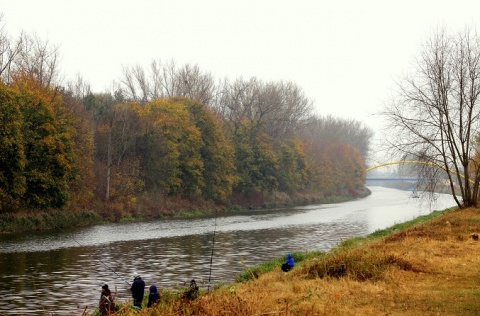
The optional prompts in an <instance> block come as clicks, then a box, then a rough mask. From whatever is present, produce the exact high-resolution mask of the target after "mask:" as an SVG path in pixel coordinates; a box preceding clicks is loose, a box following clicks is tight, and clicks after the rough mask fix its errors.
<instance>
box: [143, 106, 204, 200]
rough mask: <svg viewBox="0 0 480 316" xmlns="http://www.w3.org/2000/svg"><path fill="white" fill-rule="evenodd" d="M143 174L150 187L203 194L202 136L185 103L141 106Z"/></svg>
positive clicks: (184, 194)
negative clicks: (142, 107)
mask: <svg viewBox="0 0 480 316" xmlns="http://www.w3.org/2000/svg"><path fill="white" fill-rule="evenodd" d="M141 113H142V122H143V129H142V140H141V143H140V144H139V146H140V147H139V151H140V152H141V156H142V171H141V177H142V178H143V179H144V180H145V185H146V189H147V190H154V189H157V190H161V191H162V192H164V193H166V194H171V195H173V194H181V195H183V196H185V197H187V198H189V197H194V196H199V195H201V192H202V188H203V186H204V182H203V178H202V172H203V168H204V166H203V161H202V159H201V155H200V148H202V146H203V144H202V138H201V133H200V131H199V129H198V128H197V127H196V126H195V124H194V122H193V118H192V116H191V114H190V113H189V112H188V110H187V109H186V107H185V105H184V104H182V103H179V102H177V101H175V100H173V99H169V100H161V99H159V100H155V101H151V102H148V103H147V104H146V105H145V107H144V109H142V112H141Z"/></svg>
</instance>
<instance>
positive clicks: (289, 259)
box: [282, 253, 295, 272]
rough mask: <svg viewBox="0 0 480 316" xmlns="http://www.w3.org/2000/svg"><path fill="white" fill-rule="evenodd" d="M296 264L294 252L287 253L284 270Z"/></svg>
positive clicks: (290, 268)
mask: <svg viewBox="0 0 480 316" xmlns="http://www.w3.org/2000/svg"><path fill="white" fill-rule="evenodd" d="M294 266H295V260H293V257H292V254H291V253H287V260H285V262H284V263H283V264H282V270H283V271H284V272H288V271H290V270H292V269H293V267H294Z"/></svg>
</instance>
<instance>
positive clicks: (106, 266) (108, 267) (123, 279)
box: [42, 215, 131, 286]
mask: <svg viewBox="0 0 480 316" xmlns="http://www.w3.org/2000/svg"><path fill="white" fill-rule="evenodd" d="M42 216H44V215H42ZM45 220H47V219H46V218H45ZM53 226H55V227H56V228H58V229H60V230H61V231H62V232H63V233H64V234H67V235H70V238H71V239H72V240H73V241H74V242H76V243H77V244H78V245H79V246H80V247H82V248H85V249H87V247H85V246H84V245H82V244H81V243H80V242H79V241H78V240H76V239H75V238H74V237H73V236H72V234H69V233H67V232H66V231H65V230H64V229H63V228H61V227H60V226H58V225H56V224H55V223H53ZM95 260H96V261H98V262H100V263H101V264H103V265H104V266H105V268H107V269H108V270H110V271H112V272H113V273H114V274H115V275H116V276H117V277H118V278H119V279H121V280H122V281H123V282H125V283H126V284H127V285H128V286H131V284H130V283H129V282H127V280H125V278H123V277H121V276H120V275H119V274H118V273H117V272H116V271H115V270H113V269H112V268H111V267H110V266H108V265H107V264H106V263H105V262H103V261H102V260H101V259H95Z"/></svg>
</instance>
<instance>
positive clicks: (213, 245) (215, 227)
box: [207, 211, 217, 292]
mask: <svg viewBox="0 0 480 316" xmlns="http://www.w3.org/2000/svg"><path fill="white" fill-rule="evenodd" d="M216 231H217V211H215V226H214V228H213V238H212V253H211V255H210V273H209V275H208V289H207V292H210V280H211V278H212V264H213V250H214V249H215V232H216Z"/></svg>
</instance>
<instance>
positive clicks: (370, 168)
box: [365, 160, 455, 172]
mask: <svg viewBox="0 0 480 316" xmlns="http://www.w3.org/2000/svg"><path fill="white" fill-rule="evenodd" d="M402 164H417V165H429V166H433V167H438V168H441V169H443V170H445V171H447V169H445V167H444V166H441V165H439V164H436V163H434V162H427V161H420V160H399V161H391V162H385V163H382V164H379V165H376V166H373V167H368V168H367V169H366V170H365V171H366V172H369V171H371V170H374V169H377V168H381V167H386V166H391V165H402ZM448 171H450V172H455V171H454V170H448Z"/></svg>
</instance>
